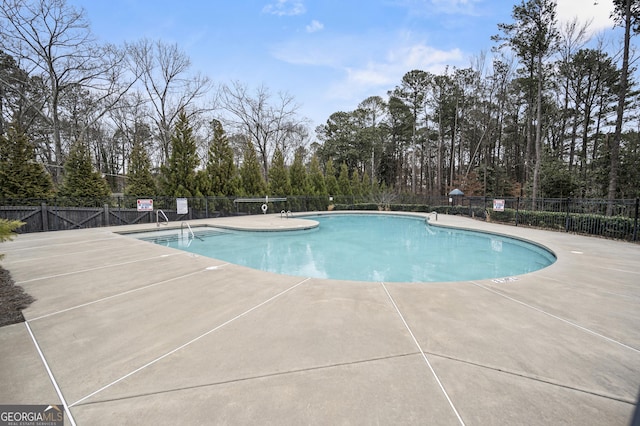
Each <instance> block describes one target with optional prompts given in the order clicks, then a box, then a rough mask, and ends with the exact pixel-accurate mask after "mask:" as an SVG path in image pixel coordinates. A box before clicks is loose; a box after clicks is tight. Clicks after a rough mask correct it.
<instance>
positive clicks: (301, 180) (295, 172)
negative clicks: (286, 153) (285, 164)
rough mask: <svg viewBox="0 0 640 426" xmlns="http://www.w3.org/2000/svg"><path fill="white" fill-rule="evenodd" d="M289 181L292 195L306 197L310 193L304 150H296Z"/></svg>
mask: <svg viewBox="0 0 640 426" xmlns="http://www.w3.org/2000/svg"><path fill="white" fill-rule="evenodd" d="M289 181H290V182H291V195H306V194H308V193H309V192H310V191H309V179H308V177H307V170H306V169H305V167H304V150H303V149H298V150H296V154H295V156H294V157H293V164H292V165H291V167H290V168H289Z"/></svg>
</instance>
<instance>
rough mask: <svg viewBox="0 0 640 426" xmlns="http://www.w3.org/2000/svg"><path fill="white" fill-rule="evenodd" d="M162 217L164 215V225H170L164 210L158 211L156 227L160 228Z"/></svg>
mask: <svg viewBox="0 0 640 426" xmlns="http://www.w3.org/2000/svg"><path fill="white" fill-rule="evenodd" d="M160 215H162V217H164V222H162V224H163V225H168V224H169V218H168V217H167V215H166V214H164V212H163V211H162V210H159V209H158V210H156V226H158V227H159V226H160Z"/></svg>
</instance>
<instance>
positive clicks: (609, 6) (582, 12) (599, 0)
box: [556, 0, 614, 32]
mask: <svg viewBox="0 0 640 426" xmlns="http://www.w3.org/2000/svg"><path fill="white" fill-rule="evenodd" d="M557 5H558V6H557V8H556V12H557V18H558V21H560V22H567V21H571V20H573V19H574V18H576V17H577V18H578V20H579V21H580V22H582V23H585V22H588V21H590V22H591V26H590V30H591V31H592V32H598V31H602V30H605V29H608V28H612V27H613V25H614V22H613V20H612V19H611V18H610V15H611V12H612V11H613V2H612V1H611V0H558V3H557Z"/></svg>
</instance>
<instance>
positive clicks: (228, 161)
mask: <svg viewBox="0 0 640 426" xmlns="http://www.w3.org/2000/svg"><path fill="white" fill-rule="evenodd" d="M211 124H212V126H213V140H212V141H211V144H210V145H209V159H208V160H207V167H206V176H205V179H206V180H207V184H208V186H209V187H208V188H207V189H208V191H207V192H204V191H202V192H203V193H206V194H208V195H215V196H230V195H235V194H236V193H237V192H238V186H239V182H238V170H237V169H236V165H235V163H234V161H233V148H231V144H229V140H228V139H227V135H226V134H225V131H224V129H223V127H222V123H221V122H220V121H218V120H213V122H212V123H211Z"/></svg>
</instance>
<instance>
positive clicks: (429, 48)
mask: <svg viewBox="0 0 640 426" xmlns="http://www.w3.org/2000/svg"><path fill="white" fill-rule="evenodd" d="M519 2H520V1H519V0H513V1H508V0H185V1H184V2H177V1H175V0H172V1H168V0H110V1H104V0H69V3H70V4H71V5H74V6H77V7H82V8H84V9H85V11H86V14H87V17H88V18H89V21H90V23H91V28H92V30H93V32H94V33H95V34H96V36H97V37H98V38H99V39H100V40H101V41H104V42H111V43H116V44H119V43H123V42H125V41H129V42H133V41H136V40H139V39H141V38H149V39H152V40H155V39H162V40H163V41H165V42H168V43H174V42H175V43H178V45H179V46H180V48H181V49H183V50H184V51H185V52H186V53H187V54H188V55H189V57H190V58H191V60H192V65H193V70H194V71H198V72H201V73H202V74H204V75H207V76H208V77H209V78H211V79H212V80H213V82H214V83H216V84H221V83H229V82H231V81H240V82H242V83H244V84H246V85H248V86H249V87H250V88H256V87H258V86H260V85H263V84H264V85H265V86H266V87H268V88H269V89H270V90H271V91H272V92H273V93H274V94H275V93H277V92H278V91H285V92H288V93H289V94H291V95H293V96H294V97H295V99H296V101H297V102H298V103H299V104H301V109H300V113H301V114H302V115H304V116H306V117H308V118H309V119H311V120H312V123H313V126H314V127H315V126H316V125H319V124H323V123H325V122H326V120H327V118H328V117H329V115H330V114H332V113H333V112H336V111H350V110H353V109H354V108H355V107H356V106H357V104H358V103H359V102H360V101H362V100H364V99H365V98H367V97H368V96H371V95H381V96H384V95H385V94H386V92H387V90H390V89H393V88H394V87H395V86H396V85H397V84H399V82H400V80H401V78H402V76H403V75H404V74H405V73H406V72H408V71H410V70H412V69H422V70H425V71H431V72H434V73H441V72H443V71H444V68H445V66H447V65H449V66H456V67H467V66H469V65H470V64H471V60H472V58H473V57H477V56H478V55H479V54H480V53H481V52H483V51H484V52H486V53H490V50H491V47H492V46H493V43H492V42H491V40H490V37H491V36H492V35H494V34H496V33H497V32H498V31H497V24H498V23H509V22H512V19H511V11H512V8H513V5H514V4H516V3H519ZM611 10H612V6H611V0H558V8H557V11H558V18H559V20H560V21H564V20H568V19H571V18H573V17H574V16H577V17H578V18H579V19H580V20H581V21H586V20H589V19H592V20H593V24H592V30H593V31H595V32H597V31H601V30H606V29H608V28H611V27H612V25H613V23H612V21H610V19H609V13H610V11H611Z"/></svg>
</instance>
